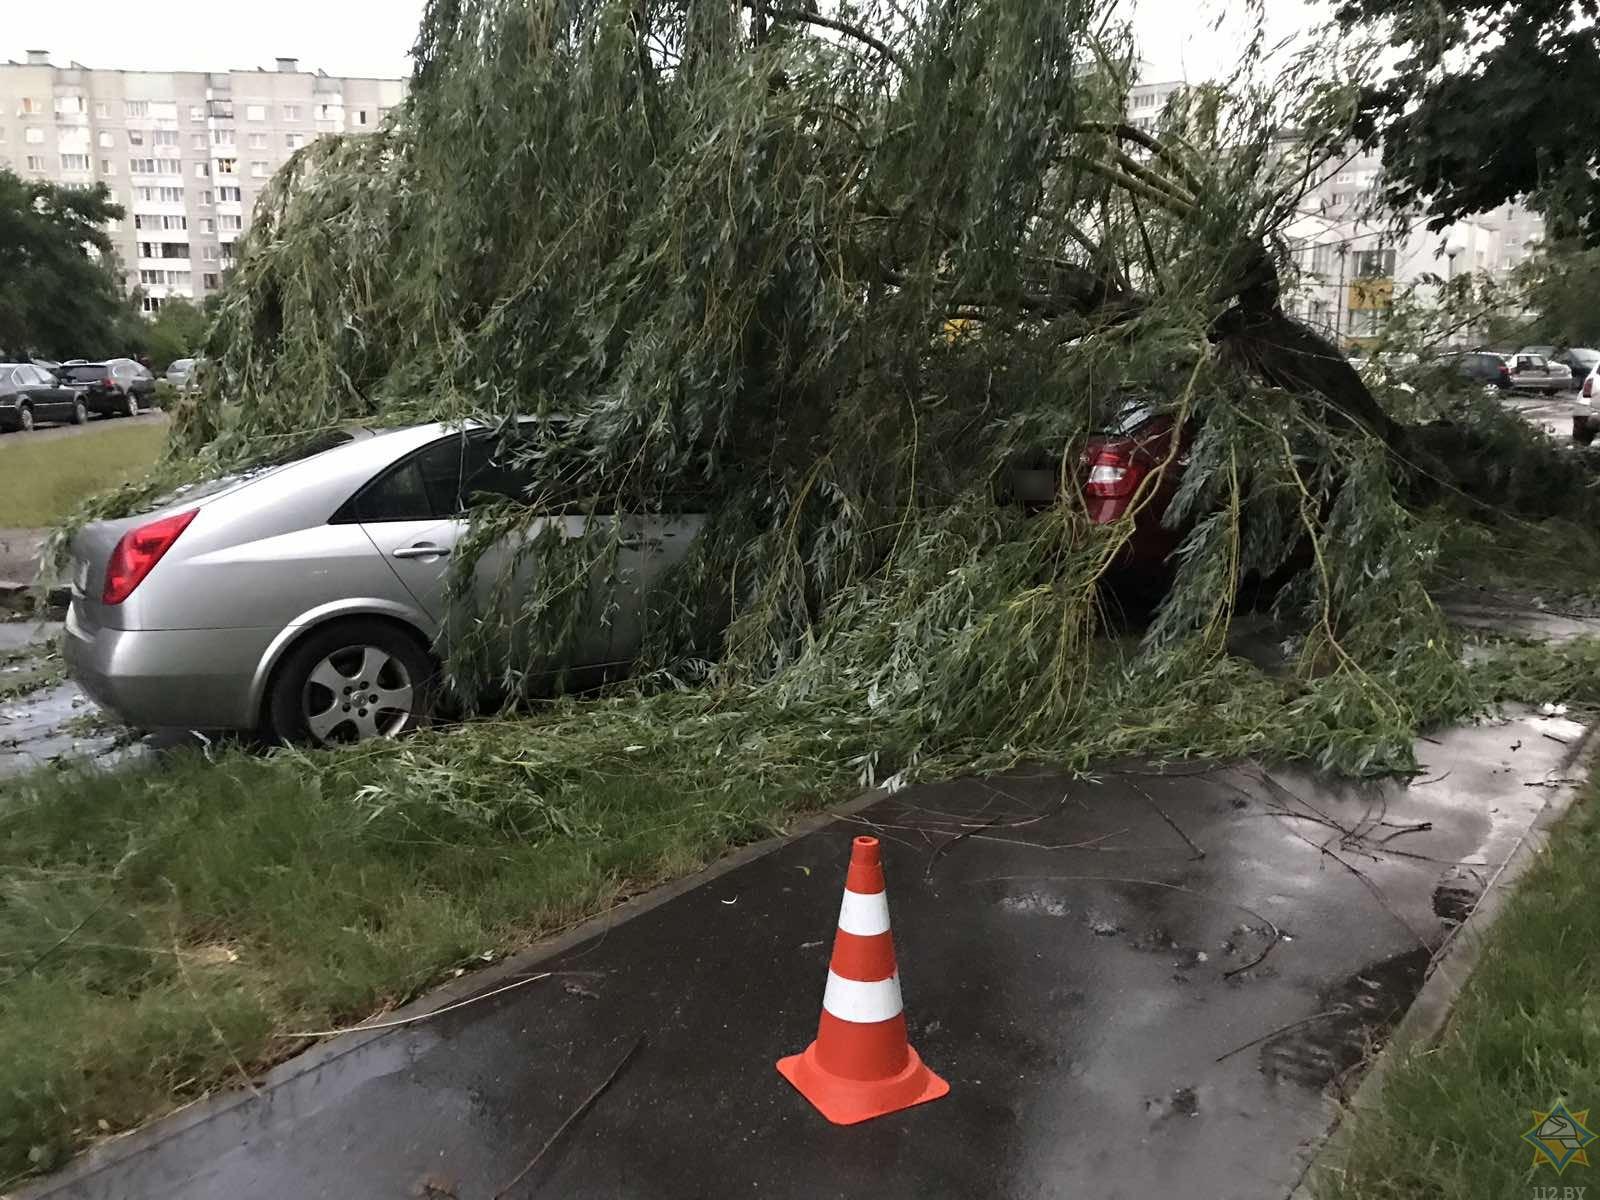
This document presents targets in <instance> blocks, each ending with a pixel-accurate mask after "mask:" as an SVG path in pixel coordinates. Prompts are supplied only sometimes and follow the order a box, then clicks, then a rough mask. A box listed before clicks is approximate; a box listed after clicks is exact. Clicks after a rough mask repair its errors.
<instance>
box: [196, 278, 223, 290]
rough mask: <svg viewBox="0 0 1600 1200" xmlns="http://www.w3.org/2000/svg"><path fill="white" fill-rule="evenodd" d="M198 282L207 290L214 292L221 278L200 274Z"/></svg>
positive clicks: (219, 284)
mask: <svg viewBox="0 0 1600 1200" xmlns="http://www.w3.org/2000/svg"><path fill="white" fill-rule="evenodd" d="M200 282H201V284H203V285H204V287H205V289H206V290H207V291H208V292H214V291H216V289H217V288H218V287H220V286H221V280H219V279H218V278H217V277H216V276H215V275H202V276H200Z"/></svg>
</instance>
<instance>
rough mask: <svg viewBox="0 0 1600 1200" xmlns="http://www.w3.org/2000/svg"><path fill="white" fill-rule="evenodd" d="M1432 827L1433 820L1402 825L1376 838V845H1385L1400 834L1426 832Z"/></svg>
mask: <svg viewBox="0 0 1600 1200" xmlns="http://www.w3.org/2000/svg"><path fill="white" fill-rule="evenodd" d="M1432 828H1433V822H1432V821H1418V822H1417V823H1416V824H1415V825H1402V826H1401V827H1400V828H1399V829H1396V830H1395V831H1394V832H1393V833H1390V834H1386V835H1385V836H1383V837H1381V838H1379V839H1378V845H1380V846H1383V845H1386V844H1388V843H1389V842H1391V841H1393V840H1394V839H1395V838H1397V837H1401V836H1403V835H1405V834H1408V833H1427V832H1428V831H1429V830H1430V829H1432Z"/></svg>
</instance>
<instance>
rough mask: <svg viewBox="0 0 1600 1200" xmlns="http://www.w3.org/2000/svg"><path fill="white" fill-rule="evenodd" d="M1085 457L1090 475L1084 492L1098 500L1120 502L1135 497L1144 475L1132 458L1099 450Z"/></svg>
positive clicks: (1112, 451) (1084, 483)
mask: <svg viewBox="0 0 1600 1200" xmlns="http://www.w3.org/2000/svg"><path fill="white" fill-rule="evenodd" d="M1085 457H1086V458H1087V459H1088V464H1089V475H1088V478H1086V479H1085V480H1084V482H1083V492H1084V495H1086V496H1092V497H1094V498H1095V499H1097V500H1120V499H1122V498H1123V497H1124V496H1131V495H1133V491H1134V489H1135V488H1137V487H1138V486H1139V477H1140V476H1141V475H1143V474H1144V472H1143V471H1141V470H1140V469H1139V468H1138V467H1137V466H1135V465H1134V462H1133V458H1132V456H1131V455H1129V454H1126V453H1124V452H1123V451H1120V450H1097V451H1094V452H1092V453H1090V454H1089V455H1086V456H1085Z"/></svg>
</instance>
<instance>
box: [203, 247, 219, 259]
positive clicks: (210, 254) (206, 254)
mask: <svg viewBox="0 0 1600 1200" xmlns="http://www.w3.org/2000/svg"><path fill="white" fill-rule="evenodd" d="M200 257H201V258H203V259H205V260H206V261H207V262H216V261H217V248H216V247H215V246H207V247H205V248H204V249H203V250H201V251H200Z"/></svg>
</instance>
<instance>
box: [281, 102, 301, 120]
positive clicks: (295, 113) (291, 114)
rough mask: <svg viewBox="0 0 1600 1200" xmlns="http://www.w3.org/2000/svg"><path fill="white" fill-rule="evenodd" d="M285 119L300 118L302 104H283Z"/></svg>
mask: <svg viewBox="0 0 1600 1200" xmlns="http://www.w3.org/2000/svg"><path fill="white" fill-rule="evenodd" d="M283 119H284V120H285V121H298V120H300V106H299V105H298V104H285V105H284V106H283Z"/></svg>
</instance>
